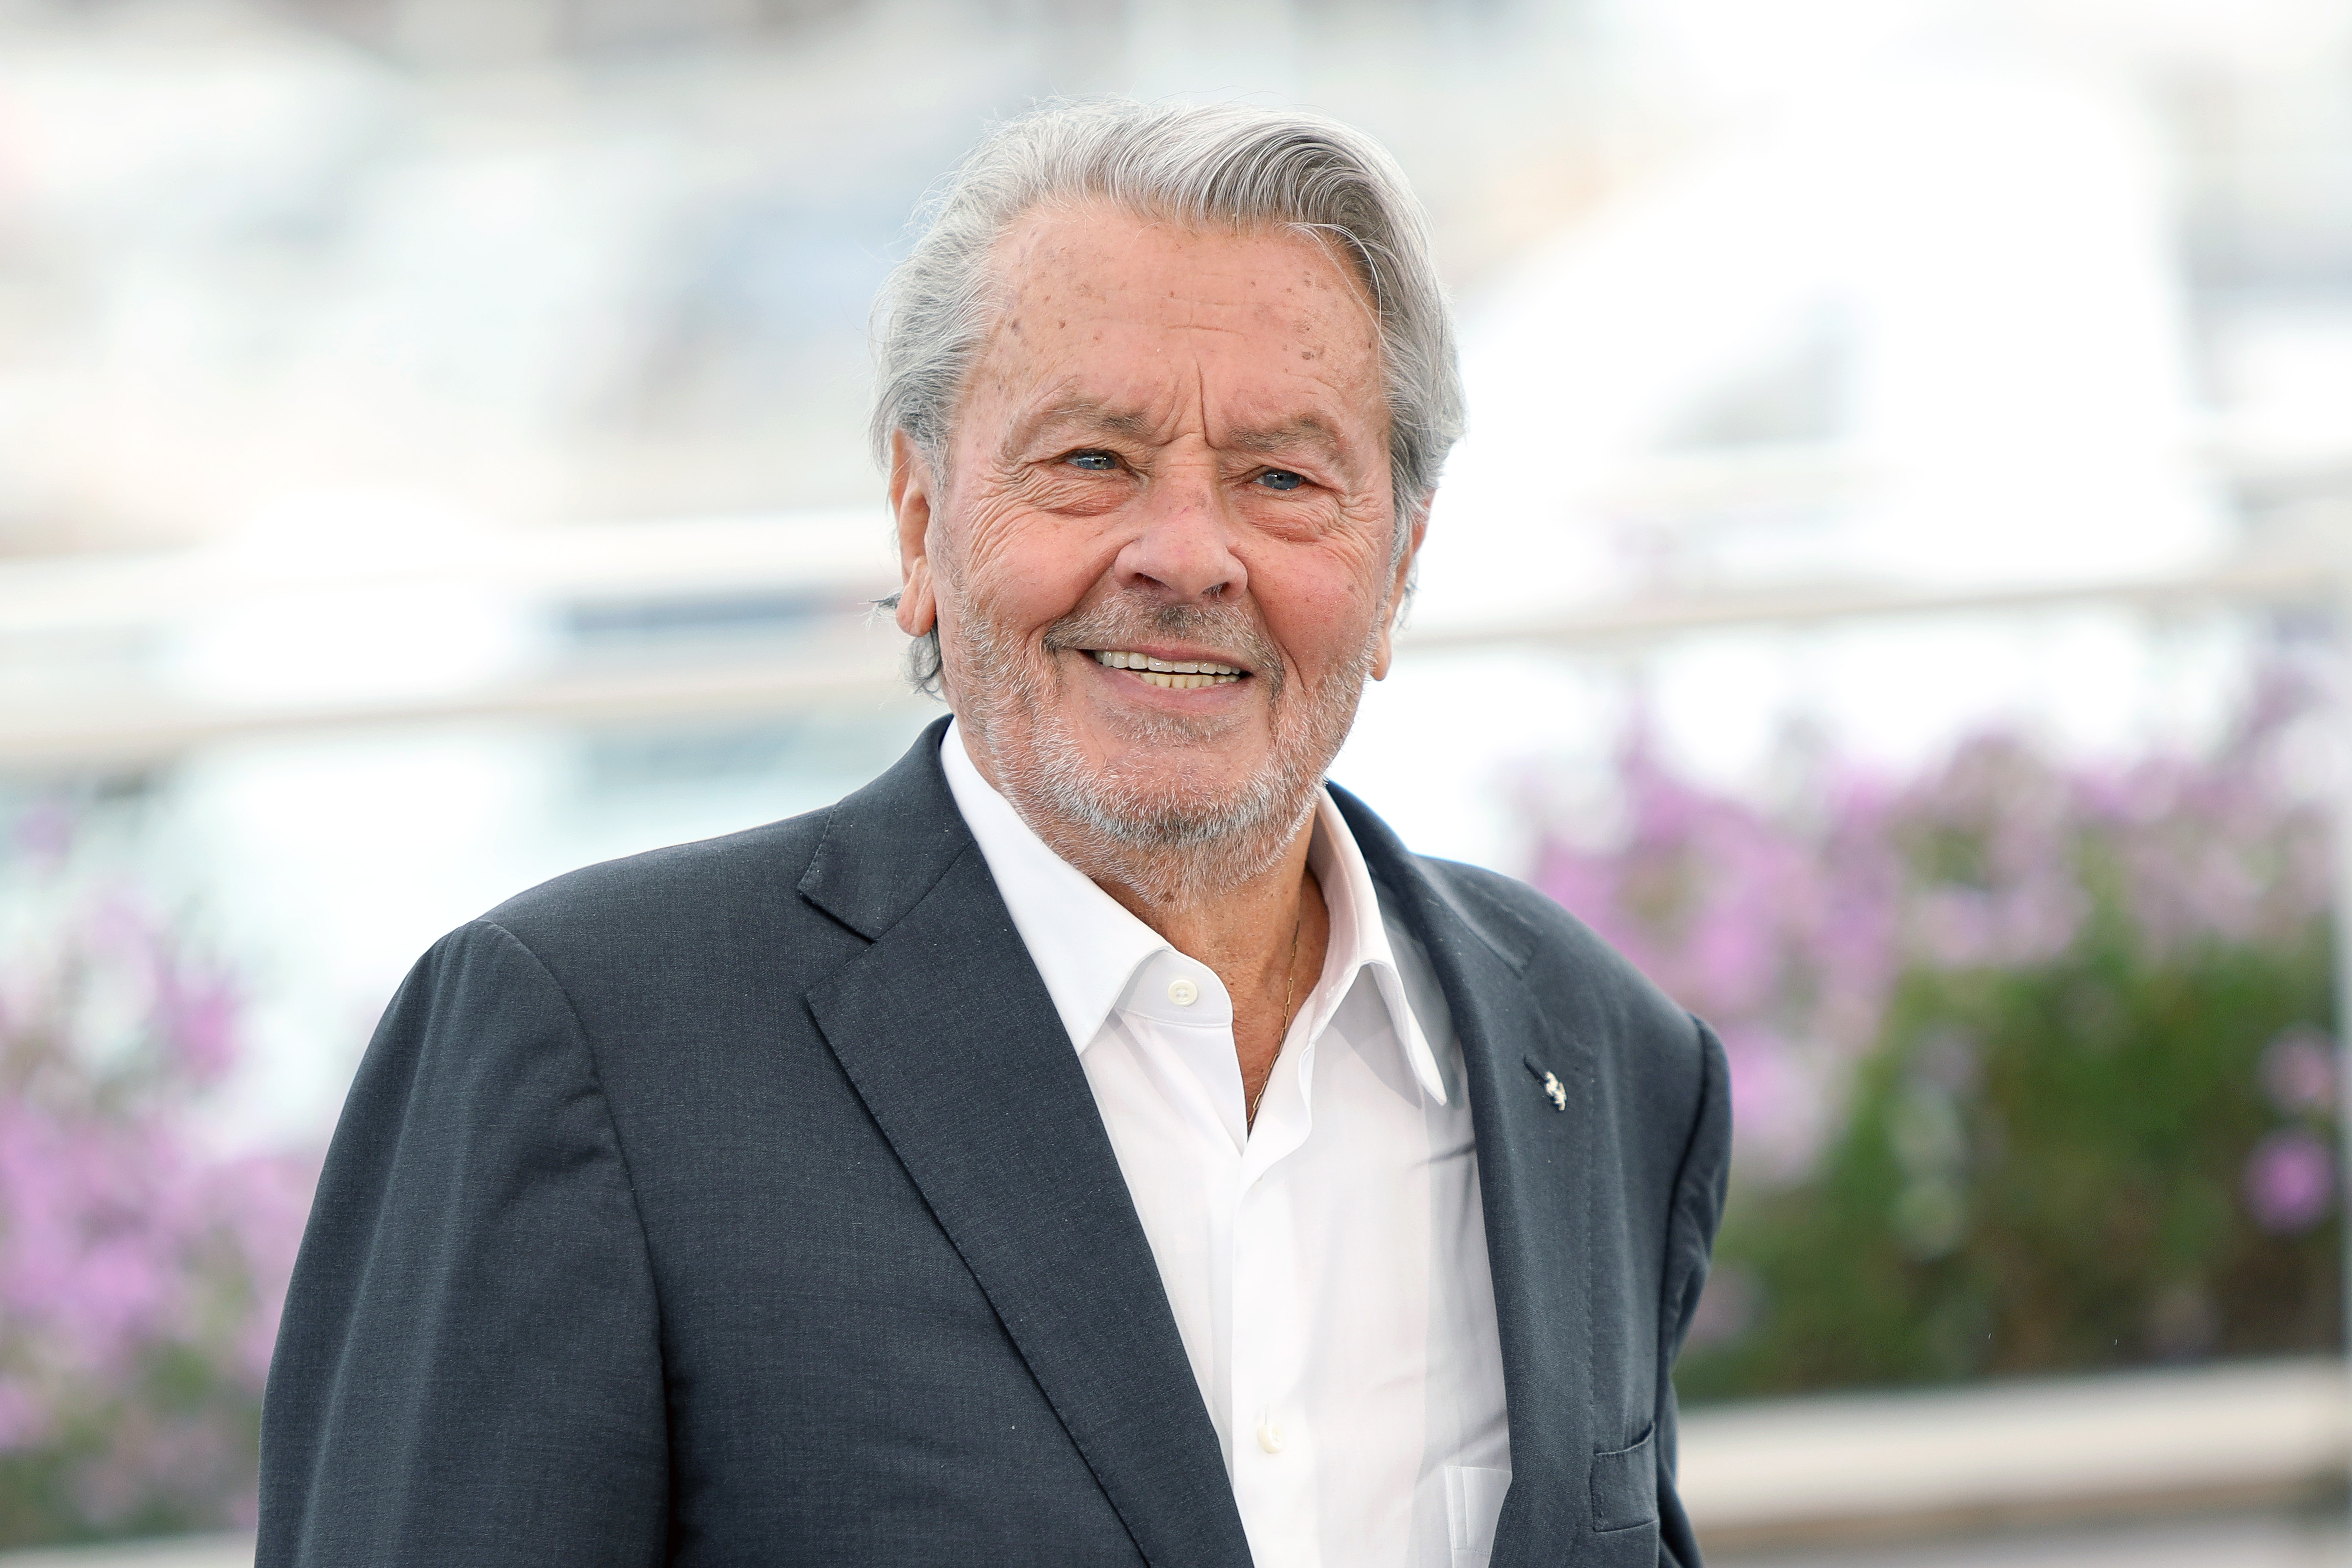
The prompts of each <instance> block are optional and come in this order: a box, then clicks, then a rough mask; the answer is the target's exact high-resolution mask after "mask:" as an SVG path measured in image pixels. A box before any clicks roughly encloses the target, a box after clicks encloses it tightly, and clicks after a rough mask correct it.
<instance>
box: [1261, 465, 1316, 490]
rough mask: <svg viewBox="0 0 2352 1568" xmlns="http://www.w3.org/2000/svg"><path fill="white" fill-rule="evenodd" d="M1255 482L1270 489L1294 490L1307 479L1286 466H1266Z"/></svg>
mask: <svg viewBox="0 0 2352 1568" xmlns="http://www.w3.org/2000/svg"><path fill="white" fill-rule="evenodd" d="M1257 482H1258V483H1259V484H1262V485H1264V486H1265V488H1266V489H1270V490H1295V489H1297V488H1298V487H1299V486H1301V485H1303V484H1305V483H1306V482H1307V480H1306V479H1305V478H1304V477H1303V476H1301V475H1298V474H1294V473H1292V472H1291V471H1290V470H1289V469H1288V468H1268V469H1267V470H1266V471H1265V472H1264V473H1262V474H1260V475H1259V476H1258V477H1257Z"/></svg>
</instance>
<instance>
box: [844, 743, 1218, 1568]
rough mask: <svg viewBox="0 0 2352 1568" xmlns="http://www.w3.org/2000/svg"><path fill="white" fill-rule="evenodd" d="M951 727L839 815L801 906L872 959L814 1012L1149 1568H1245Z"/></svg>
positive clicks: (1180, 1364)
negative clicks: (971, 821) (967, 800)
mask: <svg viewBox="0 0 2352 1568" xmlns="http://www.w3.org/2000/svg"><path fill="white" fill-rule="evenodd" d="M943 727H944V722H942V724H940V725H934V726H932V727H931V728H930V729H929V730H928V731H926V732H925V733H924V735H923V737H922V739H921V740H920V741H919V742H917V743H916V746H915V749H914V750H913V751H912V752H909V753H908V756H907V758H906V759H905V760H904V761H902V762H900V763H898V766H896V767H895V768H893V769H892V770H891V771H890V772H889V773H886V774H885V775H884V776H883V777H882V778H880V779H878V780H877V781H876V782H875V783H874V784H872V785H869V786H868V787H867V788H866V790H863V791H860V792H859V793H858V794H857V795H852V796H851V797H849V799H847V800H845V801H844V802H842V804H841V805H838V806H836V807H835V811H834V817H833V821H832V822H831V824H830V825H829V826H828V827H827V830H826V834H825V837H824V843H823V844H822V846H821V847H819V849H818V852H817V855H816V857H815V858H814V860H813V861H812V863H811V865H810V868H809V871H808V874H807V876H806V877H805V878H803V880H802V883H801V891H802V893H803V896H805V897H806V898H808V899H809V900H810V901H811V902H813V903H814V904H816V905H817V906H818V907H819V908H821V909H824V910H826V911H827V912H828V913H830V914H832V915H833V916H834V917H835V919H837V920H839V921H842V922H843V923H844V924H845V925H847V926H849V927H850V928H851V929H852V930H854V931H858V932H859V933H860V934H861V935H864V936H866V937H867V938H868V939H869V941H870V942H871V944H872V945H870V946H869V947H867V948H866V951H865V952H863V953H861V954H859V955H858V956H857V957H856V958H854V959H852V960H851V961H850V962H849V963H847V964H845V965H844V966H843V967H842V968H841V969H840V970H838V971H836V972H835V973H834V974H832V975H830V976H828V977H827V978H826V979H825V980H824V982H823V983H822V984H819V985H817V986H816V987H815V988H814V990H812V991H811V992H810V993H809V995H808V1005H809V1008H810V1011H811V1013H812V1014H813V1015H814V1017H815V1019H816V1022H817V1026H818V1027H819V1028H821V1029H822V1030H823V1031H824V1037H825V1039H826V1041H827V1043H828V1044H830V1045H831V1047H833V1050H834V1054H835V1056H836V1057H837V1058H839V1059H840V1062H841V1065H842V1068H843V1070H844V1071H845V1072H846V1073H847V1074H848V1076H849V1079H850V1081H851V1082H852V1083H853V1084H854V1085H855V1086H856V1089H857V1092H858V1094H859V1096H860V1097H861V1098H862V1099H863V1100H865V1102H866V1109H867V1110H869V1111H870V1112H871V1113H872V1114H873V1117H874V1120H875V1121H876V1123H877V1125H878V1126H879V1127H880V1128H881V1130H882V1133H883V1135H884V1136H885V1137H886V1138H887V1139H888V1140H889V1141H890V1144H891V1147H892V1148H893V1149H894V1150H895V1151H896V1152H897V1153H898V1159H899V1161H900V1162H901V1163H903V1164H904V1165H905V1167H906V1169H907V1171H908V1174H909V1175H910V1176H911V1177H912V1178H913V1180H914V1182H915V1184H916V1185H917V1187H919V1189H920V1190H921V1192H922V1194H923V1196H924V1198H925V1200H926V1201H927V1202H928V1203H929V1205H930V1208H931V1212H932V1214H933V1215H935V1216H936V1217H937V1218H938V1220H939V1223H940V1227H941V1228H942V1229H943V1230H945V1231H946V1232H947V1235H948V1237H949V1239H950V1241H951V1242H952V1243H953V1244H954V1246H955V1247H956V1249H957V1251H958V1252H959V1253H960V1254H961V1257H962V1258H963V1260H964V1262H965V1264H966V1265H967V1266H968V1267H969V1268H971V1272H972V1275H973V1277H974V1278H975V1279H978V1281H979V1282H980V1286H981V1289H982V1290H983V1291H985V1292H986V1293H987V1296H988V1299H989V1302H990V1304H991V1305H992V1307H993V1308H994V1309H995V1310H996V1314H997V1316H998V1318H999V1319H1000V1320H1001V1321H1003V1324H1004V1328H1005V1331H1006V1332H1007V1333H1008V1334H1010V1335H1011V1336H1012V1339H1013V1343H1014V1345H1015V1346H1016V1347H1017V1348H1018V1349H1019V1351H1020V1352H1021V1355H1022V1357H1023V1358H1024V1360H1025V1361H1026V1362H1027V1363H1028V1366H1029V1369H1030V1372H1031V1373H1032V1374H1033V1375H1034V1376H1035V1378H1036V1379H1037V1382H1038V1384H1039V1385H1040V1386H1041V1387H1042V1388H1043V1389H1044V1390H1045V1396H1046V1398H1047V1399H1048V1400H1050V1401H1051V1402H1052V1404H1053V1405H1054V1408H1055V1413H1056V1414H1057V1415H1060V1417H1061V1419H1062V1423H1063V1425H1064V1426H1066V1428H1067V1429H1068V1431H1069V1434H1070V1436H1071V1438H1072V1440H1073V1441H1074V1442H1076V1445H1077V1447H1078V1449H1079V1451H1080V1452H1081V1453H1083V1454H1084V1455H1085V1456H1086V1458H1087V1463H1088V1465H1089V1466H1091V1467H1092V1468H1093V1470H1094V1473H1095V1477H1096V1479H1097V1480H1098V1481H1099V1482H1100V1483H1101V1485H1102V1488H1103V1490H1104V1491H1105V1493H1107V1494H1108V1496H1109V1498H1110V1500H1111V1503H1112V1505H1113V1506H1114V1507H1115V1508H1117V1509H1118V1513H1119V1516H1120V1518H1121V1519H1122V1520H1123V1521H1125V1522H1126V1524H1127V1528H1128V1531H1129V1533H1130V1534H1131V1535H1133V1537H1134V1538H1135V1542H1136V1544H1137V1546H1138V1547H1139V1549H1140V1550H1141V1552H1143V1555H1144V1557H1145V1559H1146V1560H1147V1561H1149V1562H1150V1563H1152V1564H1153V1565H1154V1568H1179V1565H1183V1568H1193V1565H1199V1568H1209V1565H1213V1564H1216V1565H1229V1568H1246V1565H1247V1564H1248V1563H1249V1561H1250V1556H1249V1547H1248V1544H1247V1542H1246V1539H1245V1537H1244V1534H1243V1531H1242V1524H1241V1516H1240V1514H1239V1512H1238V1511H1237V1510H1235V1508H1234V1499H1233V1489H1232V1486H1231V1484H1230V1482H1229V1481H1228V1479H1227V1478H1226V1474H1225V1468H1224V1463H1223V1458H1222V1456H1221V1455H1220V1453H1219V1451H1218V1447H1217V1437H1216V1431H1215V1428H1214V1427H1213V1426H1212V1425H1211V1423H1210V1421H1209V1416H1208V1412H1207V1410H1206V1409H1205V1407H1203V1405H1202V1403H1201V1394H1200V1389H1199V1387H1198V1385H1197V1384H1195V1383H1194V1381H1193V1378H1192V1365H1191V1363H1190V1362H1189V1361H1188V1360H1187V1359H1186V1357H1185V1353H1184V1346H1183V1342H1182V1340H1181V1337H1180V1336H1179V1335H1178V1332H1177V1329H1176V1320H1175V1317H1174V1314H1173V1313H1172V1312H1171V1310H1169V1306H1168V1300H1167V1295H1166V1292H1165V1291H1164V1289H1162V1287H1161V1285H1160V1272H1159V1268H1158V1266H1157V1264H1156V1263H1155V1262H1154V1261H1153V1258H1152V1255H1151V1248H1150V1243H1149V1242H1148V1241H1147V1240H1146V1239H1145V1237H1144V1235H1143V1227H1142V1225H1141V1223H1140V1222H1139V1220H1138V1219H1137V1217H1136V1213H1135V1205H1134V1204H1133V1202H1132V1200H1131V1199H1130V1198H1129V1195H1128V1191H1127V1184H1126V1181H1125V1179H1124V1178H1123V1177H1122V1176H1121V1174H1120V1173H1119V1168H1118V1157H1117V1155H1116V1154H1114V1153H1113V1152H1112V1150H1111V1146H1110V1139H1109V1137H1108V1134H1107V1133H1106V1132H1105V1131H1103V1125H1102V1119H1101V1115H1100V1113H1099V1112H1098V1111H1097V1110H1096V1108H1095V1103H1094V1096H1093V1093H1092V1091H1091V1090H1090V1089H1088V1087H1087V1080H1086V1074H1085V1072H1084V1070H1083V1069H1082V1068H1080V1066H1079V1064H1078V1058H1077V1054H1076V1052H1075V1051H1073V1050H1072V1049H1071V1048H1070V1041H1069V1037H1068V1035H1067V1034H1066V1033H1065V1031H1064V1029H1063V1027H1062V1024H1061V1020H1060V1017H1059V1016H1058V1015H1057V1014H1056V1013H1055V1010H1054V1005H1053V1002H1052V998H1051V997H1050V996H1049V995H1048V994H1047V993H1046V990H1045V982H1044V981H1043V980H1042V979H1040V978H1039V976H1038V973H1037V969H1036V966H1035V964H1034V963H1032V962H1031V961H1030V958H1029V954H1028V951H1027V949H1026V948H1025V947H1024V946H1023V944H1022V942H1021V938H1020V934H1019V932H1018V931H1015V930H1014V928H1013V921H1012V917H1011V916H1010V915H1009V914H1007V913H1006V911H1005V908H1004V901H1003V898H1002V897H1001V896H1000V895H999V894H998V892H997V890H996V884H995V882H994V880H993V879H992V878H991V877H990V875H989V871H988V867H987V863H986V861H985V859H984V858H982V855H981V852H980V848H979V847H978V845H977V844H975V843H974V842H973V840H972V838H971V833H970V831H969V830H968V829H967V828H966V827H965V826H964V824H963V819H962V817H961V815H960V814H959V813H958V812H957V810H956V807H955V802H954V797H953V795H951V794H950V792H949V790H948V787H947V781H946V778H945V776H944V774H943V773H941V771H940V763H939V743H940V732H941V730H942V729H943Z"/></svg>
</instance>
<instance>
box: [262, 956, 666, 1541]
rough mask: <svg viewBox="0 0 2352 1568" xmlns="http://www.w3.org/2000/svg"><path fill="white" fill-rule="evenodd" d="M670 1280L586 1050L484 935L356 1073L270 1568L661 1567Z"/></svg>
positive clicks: (272, 1484)
mask: <svg viewBox="0 0 2352 1568" xmlns="http://www.w3.org/2000/svg"><path fill="white" fill-rule="evenodd" d="M664 1413H665V1401H664V1394H663V1384H662V1363H661V1352H660V1346H659V1321H658V1314H657V1310H656V1300H655V1295H654V1285H653V1274H652V1268H651V1265H650V1263H649V1260H648V1258H647V1255H646V1241H645V1236H644V1231H643V1228H642V1226H641V1225H640V1223H639V1220H638V1216H637V1208H636V1201H635V1195H634V1194H633V1193H632V1191H631V1187H630V1182H629V1174H628V1170H627V1167H626V1164H625V1161H624V1158H623V1154H622V1151H621V1147H620V1142H619V1139H618V1137H617V1135H616V1133H615V1131H614V1125H613V1120H612V1117H611V1114H610V1112H609V1110H608V1109H607V1107H606V1104H605V1101H604V1093H603V1091H602V1089H600V1088H599V1086H598V1082H597V1077H596V1072H595V1068H594V1064H593V1060H592V1058H591V1057H590V1054H589V1051H588V1047H587V1041H586V1039H585V1037H583V1032H582V1030H581V1027H580V1025H579V1021H578V1019H577V1018H576V1017H575V1016H574V1015H573V1013H572V1007H571V1005H570V1003H569V1001H568V1000H567V999H566V997H565V996H564V994H563V992H562V989H561V988H560V987H559V986H558V985H557V984H556V983H555V981H554V980H553V978H552V977H551V975H550V974H549V973H548V972H547V970H546V969H545V968H544V967H542V966H541V963H539V961H538V959H537V958H536V957H535V956H534V955H533V954H532V953H531V952H530V950H529V949H528V948H526V947H525V946H524V945H523V944H522V943H521V942H519V941H518V940H516V939H515V938H514V937H513V936H512V935H510V934H509V933H508V932H507V931H505V930H503V929H502V928H500V927H499V926H496V925H492V924H488V923H486V922H477V923H475V924H473V925H471V926H467V927H465V928H463V929H461V930H459V931H456V932H454V933H452V934H451V935H450V936H448V937H446V938H445V939H444V940H443V941H442V942H440V943H439V944H438V945H437V946H436V947H435V948H434V949H433V950H432V951H431V952H428V953H427V954H425V958H424V959H423V960H422V961H420V962H419V963H418V964H417V966H416V968H415V970H414V971H412V972H411V973H410V974H409V976H408V979H407V980H406V982H405V983H404V984H403V985H402V986H401V989H400V992H399V994H397V995H396V996H394V999H393V1002H392V1005H391V1006H390V1007H389V1008H388V1009H387V1010H386V1011H385V1014H384V1017H383V1023H382V1024H381V1025H380V1026H378V1028H377V1030H376V1034H375V1038H374V1040H373V1042H372V1043H371V1044H370V1046H369V1047H368V1050H367V1055H366V1057H365V1058H364V1059H363V1060H362V1063H361V1066H360V1070H359V1074H358V1077H357V1079H355V1080H354V1082H353V1084H352V1091H351V1096H350V1099H349V1100H347V1101H346V1102H345V1104H344V1107H343V1115H342V1121H341V1124H340V1125H339V1126H338V1127H337V1129H336V1131H335V1137H334V1142H333V1143H332V1144H331V1147H330V1149H329V1151H328V1154H327V1163H326V1169H325V1172H324V1173H323V1175H322V1176H321V1177H320V1184H319V1193H318V1197H317V1199H316V1201H315V1202H314V1204H313V1205H312V1207H311V1211H310V1226H309V1228H308V1230H307V1231H306V1232H305V1234H304V1237H303V1241H302V1250H301V1254H300V1256H299V1259H298V1261H297V1263H296V1266H295V1269H294V1278H293V1284H292V1288H291V1289H290V1290H289V1294H288V1297H287V1302H286V1315H285V1319H284V1322H283V1325H282V1327H281V1328H280V1330H279V1331H278V1348H277V1354H276V1356H275V1358H274V1359H273V1361H272V1362H271V1364H270V1371H269V1384H268V1393H267V1394H266V1396H265V1399H264V1402H263V1407H262V1424H261V1425H262V1430H261V1517H260V1542H259V1551H258V1557H257V1563H258V1568H350V1565H352V1564H361V1563H364V1564H370V1565H383V1568H392V1565H402V1568H405V1565H410V1564H414V1565H415V1568H427V1565H430V1568H446V1565H448V1564H451V1563H465V1564H467V1565H468V1568H509V1565H515V1568H520V1565H522V1564H537V1563H547V1564H557V1563H561V1564H564V1565H566V1568H582V1565H590V1564H610V1565H613V1568H622V1565H631V1568H635V1565H637V1564H653V1563H660V1562H661V1561H662V1560H663V1558H664V1556H665V1554H666V1550H667V1541H666V1536H667V1517H668V1511H669V1499H668V1455H667V1434H666V1420H665V1414H664Z"/></svg>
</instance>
